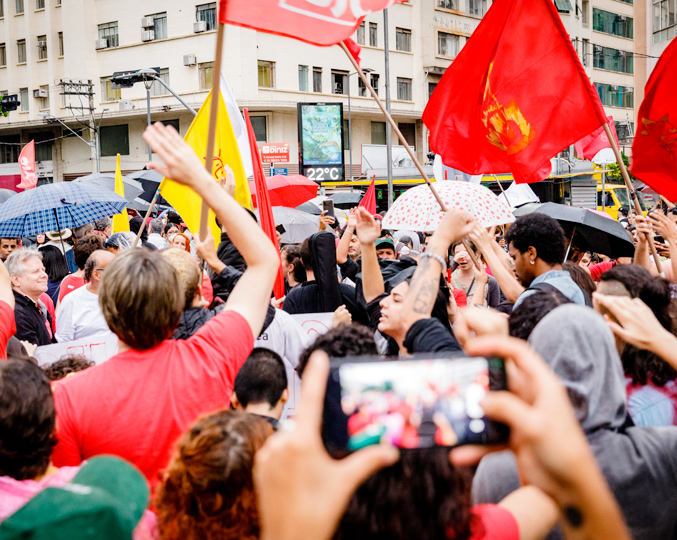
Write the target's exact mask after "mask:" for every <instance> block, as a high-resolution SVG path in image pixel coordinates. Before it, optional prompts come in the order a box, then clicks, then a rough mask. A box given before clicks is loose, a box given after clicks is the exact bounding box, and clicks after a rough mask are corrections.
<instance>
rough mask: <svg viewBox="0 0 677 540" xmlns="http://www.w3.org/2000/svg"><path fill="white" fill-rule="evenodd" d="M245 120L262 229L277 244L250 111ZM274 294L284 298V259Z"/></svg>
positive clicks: (279, 268) (276, 280)
mask: <svg viewBox="0 0 677 540" xmlns="http://www.w3.org/2000/svg"><path fill="white" fill-rule="evenodd" d="M244 120H245V122H246V123H247V134H248V135H249V147H250V149H251V153H252V165H253V167H254V182H255V183H256V194H257V197H258V209H259V221H260V222H261V229H263V232H264V233H266V236H268V238H270V241H271V242H272V243H273V244H274V245H276V246H277V245H278V244H277V231H276V230H275V219H274V218H273V208H272V206H270V195H269V193H268V185H267V184H266V177H265V175H264V174H263V165H261V156H260V155H259V149H258V146H257V145H256V135H255V134H254V128H253V127H252V122H251V120H250V119H249V111H248V110H247V109H245V110H244ZM273 294H275V298H278V299H279V298H282V297H283V296H284V273H283V272H282V259H280V266H279V267H278V269H277V278H276V279H275V285H273Z"/></svg>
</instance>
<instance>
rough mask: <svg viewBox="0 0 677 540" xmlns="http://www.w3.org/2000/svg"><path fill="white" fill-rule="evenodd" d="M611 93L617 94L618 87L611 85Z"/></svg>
mask: <svg viewBox="0 0 677 540" xmlns="http://www.w3.org/2000/svg"><path fill="white" fill-rule="evenodd" d="M611 91H612V92H618V85H616V84H612V85H611Z"/></svg>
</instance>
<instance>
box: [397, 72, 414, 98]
mask: <svg viewBox="0 0 677 540" xmlns="http://www.w3.org/2000/svg"><path fill="white" fill-rule="evenodd" d="M397 99H401V100H402V101H411V79H404V78H402V77H398V78H397Z"/></svg>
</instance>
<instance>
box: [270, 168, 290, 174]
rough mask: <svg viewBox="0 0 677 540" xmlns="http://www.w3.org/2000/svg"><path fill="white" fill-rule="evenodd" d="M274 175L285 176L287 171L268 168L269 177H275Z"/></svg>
mask: <svg viewBox="0 0 677 540" xmlns="http://www.w3.org/2000/svg"><path fill="white" fill-rule="evenodd" d="M276 174H281V175H282V176H287V169H276V168H275V167H271V168H270V176H275V175H276Z"/></svg>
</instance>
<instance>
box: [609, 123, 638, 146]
mask: <svg viewBox="0 0 677 540" xmlns="http://www.w3.org/2000/svg"><path fill="white" fill-rule="evenodd" d="M614 126H615V127H616V135H618V140H619V141H622V140H626V141H632V138H633V137H634V135H635V123H634V122H627V121H625V122H616V121H614Z"/></svg>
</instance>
